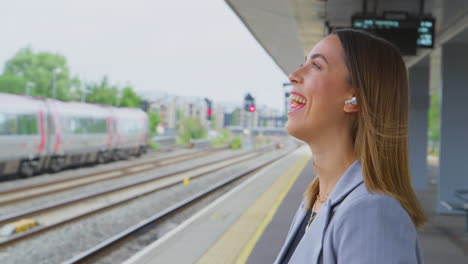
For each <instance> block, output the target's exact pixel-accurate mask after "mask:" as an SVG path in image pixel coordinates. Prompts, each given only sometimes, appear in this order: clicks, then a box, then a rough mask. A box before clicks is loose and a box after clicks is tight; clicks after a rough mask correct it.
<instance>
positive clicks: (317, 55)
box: [306, 53, 328, 64]
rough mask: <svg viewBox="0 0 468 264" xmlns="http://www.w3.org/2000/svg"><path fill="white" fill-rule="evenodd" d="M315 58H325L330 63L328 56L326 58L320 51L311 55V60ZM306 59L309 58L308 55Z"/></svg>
mask: <svg viewBox="0 0 468 264" xmlns="http://www.w3.org/2000/svg"><path fill="white" fill-rule="evenodd" d="M315 58H321V59H322V60H324V61H325V62H326V63H327V64H328V61H327V58H325V56H323V55H322V54H320V53H315V54H312V55H310V59H311V60H312V59H315ZM306 60H307V57H306Z"/></svg>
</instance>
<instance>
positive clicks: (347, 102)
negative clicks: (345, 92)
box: [345, 97, 357, 105]
mask: <svg viewBox="0 0 468 264" xmlns="http://www.w3.org/2000/svg"><path fill="white" fill-rule="evenodd" d="M345 104H355V105H357V100H356V97H353V98H351V100H347V101H345Z"/></svg>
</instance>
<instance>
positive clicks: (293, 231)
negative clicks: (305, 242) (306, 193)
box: [275, 202, 306, 264]
mask: <svg viewBox="0 0 468 264" xmlns="http://www.w3.org/2000/svg"><path fill="white" fill-rule="evenodd" d="M303 207H304V202H302V203H301V205H299V208H298V209H297V210H296V214H295V216H294V219H293V222H292V224H291V228H290V230H289V233H288V235H287V237H286V241H285V242H284V244H283V247H282V248H281V251H280V253H279V254H278V257H277V258H276V261H275V264H278V263H281V261H282V260H283V258H284V255H285V254H286V250H287V249H288V248H289V245H290V244H291V243H292V240H293V238H294V235H295V234H296V232H297V229H299V226H300V225H301V222H302V220H303V219H304V217H305V215H306V212H305V211H304V208H303Z"/></svg>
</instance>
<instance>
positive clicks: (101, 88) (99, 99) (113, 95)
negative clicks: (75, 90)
mask: <svg viewBox="0 0 468 264" xmlns="http://www.w3.org/2000/svg"><path fill="white" fill-rule="evenodd" d="M118 93H119V89H118V87H117V86H115V85H111V84H109V80H108V78H107V76H104V77H103V78H102V80H101V82H100V83H87V84H86V102H88V103H94V104H105V105H114V106H116V105H117V102H118V100H119V95H118Z"/></svg>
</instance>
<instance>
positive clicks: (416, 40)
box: [351, 16, 435, 55]
mask: <svg viewBox="0 0 468 264" xmlns="http://www.w3.org/2000/svg"><path fill="white" fill-rule="evenodd" d="M351 25H352V27H353V28H357V29H362V30H366V31H369V32H372V33H373V34H375V35H377V36H380V37H382V38H385V39H387V40H388V41H390V42H392V43H394V44H395V45H396V46H397V47H398V48H399V49H400V52H401V54H402V55H416V50H417V48H433V47H434V26H435V20H434V19H433V18H425V19H421V18H412V19H386V18H368V17H359V16H353V17H352V18H351Z"/></svg>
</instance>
